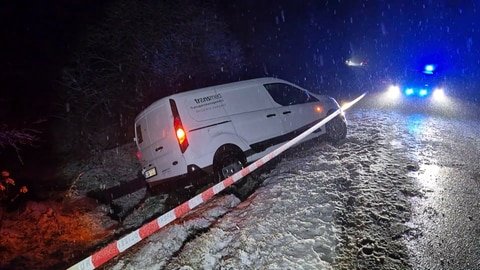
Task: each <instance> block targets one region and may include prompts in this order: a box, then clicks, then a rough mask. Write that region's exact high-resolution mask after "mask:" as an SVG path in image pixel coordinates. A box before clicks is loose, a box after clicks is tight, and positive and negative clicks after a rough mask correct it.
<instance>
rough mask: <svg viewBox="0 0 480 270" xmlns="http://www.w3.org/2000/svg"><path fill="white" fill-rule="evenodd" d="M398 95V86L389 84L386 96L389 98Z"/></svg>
mask: <svg viewBox="0 0 480 270" xmlns="http://www.w3.org/2000/svg"><path fill="white" fill-rule="evenodd" d="M399 96H400V87H398V86H397V85H390V86H389V87H388V90H387V97H388V98H390V99H395V98H398V97H399Z"/></svg>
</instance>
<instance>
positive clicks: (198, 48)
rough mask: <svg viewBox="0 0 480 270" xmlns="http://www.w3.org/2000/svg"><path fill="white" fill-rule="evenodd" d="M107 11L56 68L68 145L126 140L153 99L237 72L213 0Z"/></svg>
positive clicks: (231, 43) (235, 49)
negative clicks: (60, 72) (63, 64)
mask: <svg viewBox="0 0 480 270" xmlns="http://www.w3.org/2000/svg"><path fill="white" fill-rule="evenodd" d="M106 13H107V14H106V16H105V18H104V19H103V20H102V21H101V22H99V23H97V24H95V25H92V26H90V27H89V28H88V31H87V32H86V34H85V38H84V39H83V41H81V42H80V43H79V46H78V49H77V50H76V53H75V54H74V58H73V61H72V62H71V64H70V65H68V66H67V67H65V68H64V70H63V77H62V79H61V82H62V85H63V87H62V88H61V92H62V93H61V94H62V97H63V99H62V102H61V104H62V108H64V110H63V113H62V114H61V117H62V119H64V120H65V122H64V123H65V125H64V129H63V132H65V133H66V134H68V135H66V139H68V140H67V141H68V142H70V143H71V144H72V145H78V146H82V147H85V146H87V147H88V148H90V149H101V148H104V147H106V146H108V145H110V146H112V144H111V143H108V141H110V142H112V141H114V142H115V143H118V142H119V141H120V142H122V140H123V141H126V140H130V138H131V137H132V129H131V127H132V126H133V124H132V121H133V119H134V117H135V115H136V114H137V113H138V112H139V111H140V110H141V109H142V108H143V107H145V106H146V105H148V104H150V103H151V102H153V101H154V100H155V99H158V98H160V97H163V96H166V95H168V94H172V93H175V92H179V91H184V90H188V89H189V88H195V87H198V86H205V85H208V84H213V83H216V82H220V81H228V80H234V79H237V78H239V74H240V73H241V72H242V68H243V56H242V50H241V48H240V45H239V44H238V43H237V42H236V41H235V40H234V39H233V38H232V37H231V35H230V34H229V33H228V30H227V26H226V25H225V23H224V22H222V21H221V20H220V19H219V18H218V16H216V14H215V12H214V6H213V5H209V4H199V3H198V2H197V1H190V0H180V1H153V0H152V1H141V2H138V1H128V0H120V1H117V2H114V3H113V4H111V5H110V6H109V7H108V8H107V11H106Z"/></svg>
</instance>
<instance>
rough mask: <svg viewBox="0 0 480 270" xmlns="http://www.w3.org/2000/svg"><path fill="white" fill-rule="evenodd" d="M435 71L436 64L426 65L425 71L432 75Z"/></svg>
mask: <svg viewBox="0 0 480 270" xmlns="http://www.w3.org/2000/svg"><path fill="white" fill-rule="evenodd" d="M434 71H435V65H425V67H424V68H423V73H425V74H428V75H432V74H433V72H434Z"/></svg>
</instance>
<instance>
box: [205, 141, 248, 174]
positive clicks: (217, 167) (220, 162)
mask: <svg viewBox="0 0 480 270" xmlns="http://www.w3.org/2000/svg"><path fill="white" fill-rule="evenodd" d="M246 163H247V160H246V158H245V155H244V154H243V152H242V150H241V149H240V148H239V147H238V146H236V145H233V144H225V145H222V146H221V147H220V148H219V149H218V150H217V151H216V152H215V155H214V158H213V174H214V180H215V182H220V181H222V180H223V179H225V178H227V177H229V176H231V175H232V174H234V173H236V172H237V171H239V170H241V169H242V168H244V167H245V165H246Z"/></svg>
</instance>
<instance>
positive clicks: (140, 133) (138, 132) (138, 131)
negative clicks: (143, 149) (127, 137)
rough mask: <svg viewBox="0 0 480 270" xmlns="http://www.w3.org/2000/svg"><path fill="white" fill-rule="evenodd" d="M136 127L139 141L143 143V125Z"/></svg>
mask: <svg viewBox="0 0 480 270" xmlns="http://www.w3.org/2000/svg"><path fill="white" fill-rule="evenodd" d="M136 129H137V142H138V143H142V142H143V136H142V126H141V125H138V126H137V128H136Z"/></svg>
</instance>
